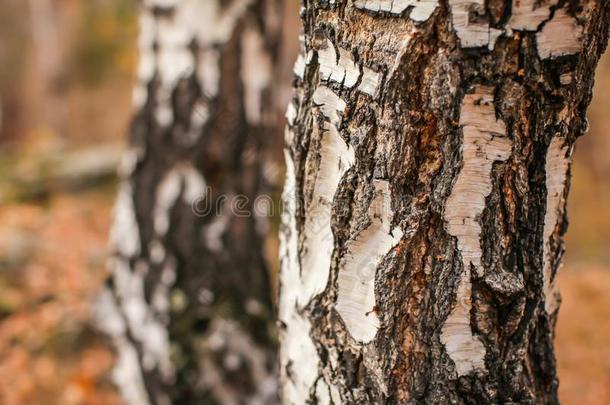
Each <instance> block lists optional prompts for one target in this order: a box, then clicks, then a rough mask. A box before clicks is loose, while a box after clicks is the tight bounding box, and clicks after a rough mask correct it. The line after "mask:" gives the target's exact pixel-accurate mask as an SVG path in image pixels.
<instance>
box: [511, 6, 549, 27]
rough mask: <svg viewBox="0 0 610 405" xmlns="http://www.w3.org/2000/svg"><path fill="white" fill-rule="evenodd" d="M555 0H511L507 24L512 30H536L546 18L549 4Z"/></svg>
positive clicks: (547, 17)
mask: <svg viewBox="0 0 610 405" xmlns="http://www.w3.org/2000/svg"><path fill="white" fill-rule="evenodd" d="M555 4H557V0H513V3H512V10H511V11H512V12H511V17H510V20H509V22H508V25H509V27H510V28H511V29H513V30H519V31H521V30H523V31H538V26H540V24H542V23H543V22H544V21H546V20H548V19H549V17H550V15H551V6H554V5H555Z"/></svg>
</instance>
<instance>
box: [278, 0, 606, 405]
mask: <svg viewBox="0 0 610 405" xmlns="http://www.w3.org/2000/svg"><path fill="white" fill-rule="evenodd" d="M303 5H304V8H303V11H302V14H301V15H302V19H303V25H304V31H305V32H304V44H303V45H304V50H303V54H302V56H301V57H299V59H298V60H297V63H296V65H295V69H294V70H295V76H296V79H295V93H294V97H293V100H292V102H291V104H290V106H289V108H288V112H287V117H288V121H289V125H288V130H287V142H288V147H287V149H286V160H287V184H286V187H285V191H284V197H283V198H284V201H285V210H284V214H283V227H282V235H281V237H282V270H281V276H280V282H281V286H280V289H281V290H280V321H281V325H282V329H281V331H280V339H281V343H282V349H281V355H280V356H281V372H282V384H283V389H282V395H283V399H284V402H285V403H296V404H302V403H305V402H308V401H311V402H314V403H325V404H327V403H358V404H366V403H382V402H383V403H490V402H491V403H556V402H558V398H557V385H558V380H557V375H556V370H555V358H554V354H553V334H554V324H555V321H556V314H557V308H558V303H559V298H558V293H557V291H556V284H555V279H556V273H557V270H558V268H559V263H560V259H561V255H562V250H563V245H562V239H561V237H562V234H563V233H564V232H565V229H566V226H567V220H566V218H565V201H566V196H567V190H568V186H569V171H570V160H571V155H572V150H573V146H574V142H575V140H576V138H577V137H578V136H580V135H581V134H583V133H584V132H585V130H586V127H587V122H586V117H585V112H586V108H587V106H588V104H589V101H590V98H591V87H592V84H593V75H594V70H595V66H596V63H597V60H598V58H599V56H600V54H601V53H602V51H603V50H604V48H605V46H606V42H607V38H608V24H609V21H610V15H609V11H608V10H609V8H608V1H607V0H602V1H580V2H579V1H570V2H567V1H563V0H559V1H554V0H548V1H544V0H543V1H534V0H520V1H519V0H514V1H513V2H512V3H511V2H510V1H500V0H491V1H487V2H484V1H483V0H472V1H468V0H448V1H440V2H438V1H436V0H419V1H416V0H393V1H390V0H366V1H365V0H353V1H352V0H346V1H345V0H344V1H340V0H329V1H319V2H313V1H304V2H303Z"/></svg>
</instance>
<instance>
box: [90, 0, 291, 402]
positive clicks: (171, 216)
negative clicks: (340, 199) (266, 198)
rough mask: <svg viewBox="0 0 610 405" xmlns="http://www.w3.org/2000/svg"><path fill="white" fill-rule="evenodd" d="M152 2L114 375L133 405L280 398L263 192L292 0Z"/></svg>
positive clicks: (126, 208)
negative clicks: (284, 24)
mask: <svg viewBox="0 0 610 405" xmlns="http://www.w3.org/2000/svg"><path fill="white" fill-rule="evenodd" d="M140 13H141V14H140V38H139V53H140V54H139V58H140V62H139V71H138V84H137V86H136V89H135V91H134V104H135V108H136V115H135V118H134V120H133V124H132V130H131V144H130V148H129V151H128V152H127V154H126V156H125V159H124V162H123V163H122V168H121V175H122V179H123V180H122V182H121V185H120V190H119V197H118V201H117V205H116V212H115V216H116V219H115V223H114V229H113V231H112V236H111V238H112V246H113V248H114V249H115V255H114V257H113V259H112V261H111V265H110V267H111V272H112V276H111V277H110V279H109V282H108V288H107V289H106V290H105V291H104V293H103V294H102V297H101V299H100V303H99V304H98V305H97V311H98V314H97V316H98V319H100V320H101V322H102V325H103V327H104V328H105V330H106V331H107V332H108V333H109V334H110V335H111V336H112V339H113V341H114V343H115V346H116V348H117V356H118V357H117V365H116V369H115V371H114V379H115V381H116V382H117V384H118V386H119V388H120V391H121V393H122V395H123V397H124V398H125V400H126V402H127V403H129V404H131V405H133V404H169V403H175V404H187V403H188V404H190V403H192V404H195V403H197V404H199V403H223V404H232V403H234V404H237V403H246V402H248V403H259V404H267V403H273V402H274V401H276V398H277V383H276V368H275V359H276V356H275V339H274V332H273V327H274V323H273V319H274V317H273V310H272V300H271V290H270V286H269V280H268V273H267V266H266V263H265V260H264V257H263V236H264V233H265V227H266V226H267V222H266V221H267V218H266V217H265V215H264V214H265V212H263V211H257V210H255V209H254V207H253V204H254V203H255V199H256V198H257V197H258V196H260V195H261V194H262V193H264V192H265V190H267V189H268V187H269V186H270V184H269V181H268V178H267V177H265V176H264V174H263V172H265V171H266V172H268V170H264V169H268V167H267V168H266V167H265V166H264V164H263V162H264V161H265V160H266V159H265V156H264V155H265V153H266V152H265V151H266V150H267V146H268V145H269V142H270V141H272V140H273V139H274V136H273V131H275V130H276V128H278V125H277V123H279V122H280V120H278V119H277V114H274V111H273V110H272V109H271V108H270V106H271V105H272V103H271V99H272V91H271V86H270V85H271V80H272V77H273V74H274V73H273V69H274V64H273V62H274V60H275V57H276V53H277V44H278V39H279V30H280V22H281V20H280V15H279V2H278V1H276V0H233V1H231V2H225V1H221V0H183V1H177V0H144V1H143V2H142V3H141V11H140ZM280 125H281V124H280ZM279 128H281V126H280V127H279ZM280 131H281V129H280ZM251 213H253V214H254V215H251ZM257 214H260V215H257Z"/></svg>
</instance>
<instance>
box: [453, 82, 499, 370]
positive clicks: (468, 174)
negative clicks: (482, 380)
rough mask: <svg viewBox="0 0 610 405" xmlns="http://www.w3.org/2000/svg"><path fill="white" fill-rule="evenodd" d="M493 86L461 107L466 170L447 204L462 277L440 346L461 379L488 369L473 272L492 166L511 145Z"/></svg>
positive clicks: (479, 91)
mask: <svg viewBox="0 0 610 405" xmlns="http://www.w3.org/2000/svg"><path fill="white" fill-rule="evenodd" d="M493 90H494V89H493V88H492V87H485V86H480V87H476V88H475V89H474V92H473V94H467V95H466V96H465V97H464V101H463V102H462V107H461V109H460V125H463V133H464V139H463V141H462V168H461V170H460V173H459V175H458V176H457V181H456V182H455V185H454V186H453V189H452V191H451V194H450V195H449V198H448V199H447V203H446V205H445V214H444V218H445V221H447V232H448V233H449V234H450V235H452V236H455V237H456V238H457V244H458V250H459V252H460V256H461V257H462V263H463V266H464V268H463V274H462V276H461V279H460V280H459V285H458V288H457V292H456V304H455V307H454V309H453V310H452V311H451V314H450V315H449V317H448V318H447V320H446V321H445V324H444V325H443V330H442V334H441V342H443V344H444V345H445V349H446V350H447V354H448V355H449V357H451V360H453V362H454V363H455V368H456V371H457V373H458V375H460V376H462V375H466V374H468V373H470V372H472V371H475V370H480V371H485V361H484V359H485V346H484V345H483V343H482V342H481V340H480V339H479V338H478V337H475V336H473V334H472V327H471V325H470V311H471V310H472V300H471V294H472V283H471V281H470V278H471V276H472V275H471V270H473V269H474V271H475V272H476V274H477V275H482V274H483V269H482V267H481V258H482V256H483V251H482V249H481V242H480V239H481V225H480V224H479V221H480V216H481V214H482V213H483V210H484V209H485V198H487V196H489V193H491V191H492V184H491V181H492V179H491V177H490V175H491V168H492V165H493V163H494V162H496V161H500V162H503V161H506V160H507V159H508V157H509V156H510V151H511V143H510V140H509V139H508V138H507V137H506V125H504V122H502V121H501V120H498V119H497V118H496V111H495V108H494V104H493V102H494V99H493Z"/></svg>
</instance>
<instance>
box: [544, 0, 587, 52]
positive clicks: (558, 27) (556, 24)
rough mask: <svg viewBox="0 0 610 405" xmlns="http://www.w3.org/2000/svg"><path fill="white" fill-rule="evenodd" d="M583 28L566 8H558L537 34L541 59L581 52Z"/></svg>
mask: <svg viewBox="0 0 610 405" xmlns="http://www.w3.org/2000/svg"><path fill="white" fill-rule="evenodd" d="M582 30H583V28H582V26H580V25H578V23H577V21H576V19H575V18H574V17H572V16H571V15H569V14H568V12H567V10H566V9H564V8H562V9H559V10H557V11H556V12H555V15H554V16H553V18H552V19H551V20H550V21H549V22H547V23H546V24H545V25H544V27H542V30H541V31H540V32H539V33H538V34H536V41H537V43H538V55H540V58H541V59H548V58H551V59H554V58H557V57H559V56H564V55H573V54H575V53H579V52H580V51H581V49H582V40H581V37H582Z"/></svg>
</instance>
